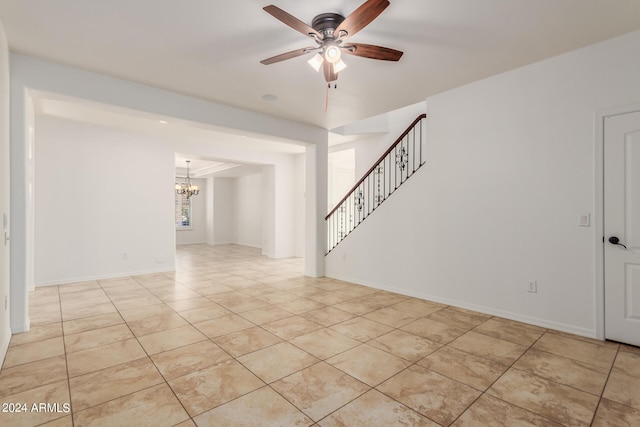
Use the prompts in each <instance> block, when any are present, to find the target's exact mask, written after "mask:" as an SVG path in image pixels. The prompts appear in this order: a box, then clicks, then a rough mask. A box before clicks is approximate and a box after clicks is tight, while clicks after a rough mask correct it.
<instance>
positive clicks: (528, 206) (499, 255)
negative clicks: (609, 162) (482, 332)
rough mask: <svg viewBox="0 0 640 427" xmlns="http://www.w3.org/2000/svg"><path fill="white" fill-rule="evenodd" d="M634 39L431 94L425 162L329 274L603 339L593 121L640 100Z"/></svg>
mask: <svg viewBox="0 0 640 427" xmlns="http://www.w3.org/2000/svg"><path fill="white" fill-rule="evenodd" d="M639 46H640V32H635V33H630V34H628V35H625V36H622V37H619V38H616V39H612V40H610V41H607V42H603V43H599V44H596V45H593V46H590V47H587V48H584V49H580V50H577V51H574V52H570V53H567V54H564V55H561V56H558V57H555V58H551V59H548V60H545V61H542V62H539V63H536V64H532V65H530V66H527V67H524V68H520V69H517V70H513V71H511V72H507V73H504V74H501V75H498V76H495V77H491V78H488V79H485V80H482V81H479V82H476V83H473V84H470V85H467V86H463V87H460V88H457V89H454V90H451V91H448V92H444V93H441V94H438V95H436V96H433V97H431V98H429V99H428V100H427V106H428V108H427V114H428V116H427V138H428V139H427V147H428V148H427V164H426V165H425V167H423V168H422V169H421V170H420V171H419V172H418V173H417V174H416V175H415V176H414V177H412V178H411V179H410V180H409V181H408V182H407V183H406V184H405V185H403V186H402V187H401V188H400V189H399V190H398V191H397V192H396V194H394V195H393V196H392V197H391V198H390V199H389V200H388V201H386V202H385V203H384V204H383V205H382V206H381V207H380V208H378V210H377V211H376V213H375V214H373V215H372V216H371V217H369V218H368V219H367V221H365V222H364V223H363V224H361V225H360V226H359V227H358V228H357V229H356V230H355V231H354V232H353V233H352V234H351V235H350V236H349V237H347V238H346V239H345V240H344V241H343V242H342V243H341V244H340V245H338V247H337V248H336V249H335V250H334V251H332V252H331V253H330V254H329V255H328V256H327V260H326V262H327V264H326V266H327V275H328V276H330V277H336V278H341V279H345V280H351V281H355V282H358V283H363V284H368V285H372V286H376V287H380V288H385V289H393V290H396V291H399V292H402V293H406V294H409V295H415V296H419V297H423V298H427V299H432V300H436V301H441V302H445V303H449V304H453V305H457V306H461V307H467V308H471V309H476V310H479V311H483V312H486V313H492V314H497V315H501V316H504V317H508V318H513V319H517V320H522V321H526V322H530V323H534V324H540V325H543V326H547V327H552V328H556V329H560V330H564V331H569V332H573V333H577V334H581V335H586V336H597V335H598V331H597V329H598V325H597V323H598V321H597V317H598V310H599V308H598V307H597V301H598V300H599V298H600V297H599V296H598V294H597V292H598V285H597V283H598V280H599V279H598V277H597V275H596V271H597V270H598V267H597V263H598V262H600V261H599V260H598V259H597V257H596V252H597V245H601V244H602V243H601V237H602V236H601V235H600V232H601V230H600V231H599V230H598V229H597V227H594V225H593V224H597V223H599V222H600V221H601V210H600V208H601V206H599V205H598V199H599V196H598V194H597V193H596V191H597V189H598V188H599V185H598V183H597V182H596V176H597V175H598V172H597V168H599V167H600V166H599V165H597V163H596V159H598V158H599V154H598V153H597V152H596V149H597V147H599V142H598V141H599V139H598V138H599V137H598V135H596V134H595V132H594V129H596V123H595V119H596V117H597V114H598V112H599V111H601V110H603V109H608V108H613V107H619V106H622V105H629V104H634V103H635V104H638V103H640V84H639V83H640V80H639V77H638V76H640V49H638V47H639ZM597 207H598V209H597V210H596V208H597ZM586 213H590V214H591V218H592V226H591V227H578V219H579V216H580V215H582V214H586ZM531 280H536V281H537V285H538V293H535V294H533V293H528V292H527V291H526V284H527V282H528V281H531Z"/></svg>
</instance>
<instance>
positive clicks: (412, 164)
mask: <svg viewBox="0 0 640 427" xmlns="http://www.w3.org/2000/svg"><path fill="white" fill-rule="evenodd" d="M426 117H427V115H426V114H422V115H420V116H418V117H417V118H416V119H415V120H414V121H413V123H411V125H410V126H409V127H408V128H407V130H405V131H404V132H403V133H402V135H400V137H399V138H398V139H396V141H395V142H394V143H393V144H392V145H391V146H390V147H389V148H388V149H387V151H385V152H384V154H383V155H382V156H380V158H379V159H378V160H377V161H376V162H375V163H374V164H373V166H371V169H369V170H368V171H367V173H365V174H364V176H363V177H362V178H360V181H358V182H357V183H356V185H354V186H353V187H352V188H351V190H349V192H348V193H347V195H346V196H344V198H343V199H342V200H341V201H340V202H339V203H338V204H337V205H336V207H334V208H333V209H332V210H331V212H329V214H328V215H327V216H326V217H325V220H326V221H327V233H328V236H327V253H329V252H331V251H332V250H333V248H335V247H336V246H337V245H338V243H340V242H341V241H342V240H344V238H345V237H347V236H348V235H349V233H351V232H352V231H353V230H354V229H355V228H356V227H357V226H358V225H360V224H361V223H362V221H364V220H365V219H366V218H367V217H368V216H369V215H371V213H373V211H375V210H376V208H377V207H378V206H380V205H381V204H382V202H384V201H385V200H387V198H388V197H389V196H391V194H392V193H393V192H394V191H395V190H396V189H397V188H398V187H400V185H402V184H403V183H404V182H405V181H406V180H407V179H409V178H410V177H411V176H412V175H413V174H414V173H415V172H416V171H417V170H418V169H420V167H421V166H422V165H423V164H424V163H425V160H424V157H423V154H424V151H425V147H424V140H425V137H424V135H425V131H424V127H425V123H426Z"/></svg>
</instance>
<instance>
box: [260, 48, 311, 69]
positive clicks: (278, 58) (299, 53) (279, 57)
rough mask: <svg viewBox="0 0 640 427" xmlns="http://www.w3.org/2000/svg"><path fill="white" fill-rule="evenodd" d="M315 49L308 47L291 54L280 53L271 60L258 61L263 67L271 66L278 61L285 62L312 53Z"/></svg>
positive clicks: (293, 51)
mask: <svg viewBox="0 0 640 427" xmlns="http://www.w3.org/2000/svg"><path fill="white" fill-rule="evenodd" d="M317 49H318V48H317V47H313V46H309V47H303V48H302V49H297V50H292V51H291V52H286V53H281V54H280V55H276V56H272V57H271V58H267V59H263V60H262V61H260V62H261V63H263V64H264V65H269V64H273V63H276V62H280V61H286V60H287V59H291V58H295V57H297V56H302V55H304V54H305V53H309V52H312V51H314V50H317Z"/></svg>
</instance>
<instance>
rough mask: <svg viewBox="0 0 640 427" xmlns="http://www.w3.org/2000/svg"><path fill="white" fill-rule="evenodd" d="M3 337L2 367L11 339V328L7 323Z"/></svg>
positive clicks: (0, 359)
mask: <svg viewBox="0 0 640 427" xmlns="http://www.w3.org/2000/svg"><path fill="white" fill-rule="evenodd" d="M2 336H3V339H2V342H0V368H2V365H3V364H4V358H5V357H6V356H7V350H9V342H10V341H11V328H9V326H8V325H7V327H6V330H5V331H4V334H3V335H2Z"/></svg>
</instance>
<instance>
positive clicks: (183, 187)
mask: <svg viewBox="0 0 640 427" xmlns="http://www.w3.org/2000/svg"><path fill="white" fill-rule="evenodd" d="M186 162H187V177H186V178H185V179H184V182H182V184H176V193H178V194H179V195H181V196H186V197H187V199H188V198H190V197H191V196H195V195H196V194H198V193H199V192H200V189H199V188H198V186H197V185H193V184H191V178H190V177H189V163H191V160H186Z"/></svg>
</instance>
